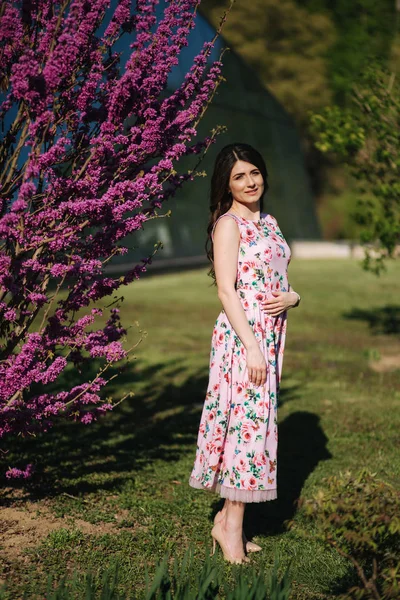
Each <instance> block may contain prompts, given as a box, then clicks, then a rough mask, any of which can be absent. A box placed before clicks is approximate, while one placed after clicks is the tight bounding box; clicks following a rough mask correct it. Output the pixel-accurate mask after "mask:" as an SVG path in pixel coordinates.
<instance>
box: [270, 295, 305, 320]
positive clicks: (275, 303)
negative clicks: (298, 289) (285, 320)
mask: <svg viewBox="0 0 400 600" xmlns="http://www.w3.org/2000/svg"><path fill="white" fill-rule="evenodd" d="M272 295H273V298H269V299H267V300H264V302H262V303H261V304H262V307H263V310H264V312H265V313H266V314H267V315H269V316H271V317H278V316H279V315H281V314H282V313H284V312H285V311H286V310H288V309H289V308H293V307H294V306H295V305H296V304H297V302H298V295H297V294H296V293H295V292H272Z"/></svg>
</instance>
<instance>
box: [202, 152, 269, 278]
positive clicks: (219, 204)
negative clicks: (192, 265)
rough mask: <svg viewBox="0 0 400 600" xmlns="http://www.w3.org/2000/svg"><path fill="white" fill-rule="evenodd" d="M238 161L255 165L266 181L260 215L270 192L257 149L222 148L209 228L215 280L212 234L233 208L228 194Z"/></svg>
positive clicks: (213, 182)
mask: <svg viewBox="0 0 400 600" xmlns="http://www.w3.org/2000/svg"><path fill="white" fill-rule="evenodd" d="M238 160H243V161H245V162H248V163H251V164H252V165H255V166H256V167H257V168H258V169H259V171H260V173H261V175H262V177H263V180H264V191H263V193H262V196H261V198H260V213H261V212H263V208H264V194H265V192H266V191H267V190H268V171H267V167H266V165H265V162H264V159H263V157H262V156H261V154H260V153H259V152H257V150H255V148H253V147H252V146H250V145H249V144H241V143H235V144H229V145H228V146H225V147H224V148H222V150H221V151H220V152H219V154H218V156H217V158H216V159H215V165H214V172H213V174H212V177H211V191H210V220H209V222H208V227H207V240H206V253H207V256H208V259H209V260H210V262H211V268H210V271H209V273H208V274H209V275H210V276H211V277H212V278H213V279H214V283H215V272H214V248H213V241H212V238H211V233H212V230H213V227H214V225H215V222H216V220H217V219H218V218H219V217H220V216H221V215H223V214H224V213H226V212H227V211H228V210H229V209H230V207H231V206H232V201H233V198H232V195H231V194H229V193H228V185H229V178H230V176H231V171H232V168H233V166H234V164H235V163H236V162H237V161H238Z"/></svg>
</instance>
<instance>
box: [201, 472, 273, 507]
mask: <svg viewBox="0 0 400 600" xmlns="http://www.w3.org/2000/svg"><path fill="white" fill-rule="evenodd" d="M189 485H190V486H191V487H193V488H196V489H198V490H206V491H208V492H214V493H215V494H219V495H220V496H221V498H228V500H232V501H233V502H246V503H250V502H268V501H269V500H276V498H277V497H278V493H277V489H276V488H275V489H273V490H240V489H238V488H234V487H227V486H226V485H222V484H221V483H215V484H214V485H212V486H210V487H206V486H204V485H203V484H202V483H201V482H200V481H199V480H198V479H196V478H195V477H190V479H189Z"/></svg>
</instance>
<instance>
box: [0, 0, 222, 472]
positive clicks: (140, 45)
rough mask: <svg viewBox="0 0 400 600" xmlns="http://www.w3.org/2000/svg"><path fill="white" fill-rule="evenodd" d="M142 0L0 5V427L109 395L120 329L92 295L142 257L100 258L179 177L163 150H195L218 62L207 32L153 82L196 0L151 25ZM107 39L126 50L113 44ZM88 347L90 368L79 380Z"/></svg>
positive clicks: (17, 429)
mask: <svg viewBox="0 0 400 600" xmlns="http://www.w3.org/2000/svg"><path fill="white" fill-rule="evenodd" d="M156 4H157V2H156V1H155V0H137V2H136V6H135V9H134V10H133V6H132V1H131V0H120V1H119V2H117V3H113V4H112V8H110V2H109V1H108V0H96V1H95V2H87V1H86V0H63V1H60V2H58V1H55V2H53V1H52V0H51V1H50V0H37V1H35V2H25V1H24V2H18V1H10V2H6V3H3V4H2V5H1V9H0V65H1V71H0V82H1V89H2V103H1V105H0V120H1V121H2V127H3V131H5V133H4V135H3V138H2V141H1V145H0V157H1V172H0V200H1V203H0V211H1V212H0V316H1V324H0V341H1V347H0V436H2V437H4V436H6V435H11V434H14V435H15V434H21V433H30V434H33V433H35V432H36V431H38V430H42V431H43V430H46V428H48V427H49V426H50V425H51V424H52V422H53V421H54V419H55V417H60V416H72V417H73V418H74V419H78V420H80V421H82V422H84V423H90V422H91V421H92V420H93V419H94V418H96V415H97V414H98V413H99V412H104V411H107V410H110V409H111V408H112V403H111V402H110V401H108V400H107V401H105V400H104V397H103V396H102V393H101V392H102V389H103V388H104V387H105V386H106V384H107V382H108V380H109V377H108V376H107V370H108V368H109V366H110V365H111V364H112V363H114V362H115V361H118V360H120V359H122V358H124V357H125V356H126V355H127V350H125V349H124V348H123V345H122V340H123V337H124V334H125V329H124V327H123V326H122V325H121V323H120V320H119V314H118V313H119V311H118V308H117V304H116V300H115V299H114V301H113V302H111V304H110V305H109V306H112V308H111V309H110V311H109V313H108V319H107V322H106V324H105V325H104V323H103V325H97V327H96V326H95V321H96V319H97V318H98V317H101V315H102V312H103V311H102V310H100V309H99V308H98V307H97V306H96V304H98V302H99V300H100V299H102V298H104V297H106V296H109V295H110V294H115V293H116V292H117V290H118V289H119V288H120V287H121V286H124V285H127V284H129V283H131V282H132V281H134V280H135V278H138V277H139V276H140V274H141V273H142V272H143V271H145V270H146V264H147V263H148V262H149V260H150V257H146V258H144V259H143V261H142V263H141V264H138V265H136V266H134V267H133V268H131V269H130V270H129V271H128V272H126V273H125V274H123V275H122V276H121V277H119V278H113V277H109V276H107V274H106V273H105V271H104V267H105V265H106V264H107V263H108V262H109V261H110V259H112V257H113V256H115V255H117V254H123V253H126V252H127V248H126V247H125V246H124V238H125V237H126V236H127V235H128V234H129V233H132V232H135V231H137V230H138V229H140V228H141V227H143V224H144V223H145V222H146V221H147V220H148V219H152V218H155V217H157V215H158V209H159V208H161V207H162V205H163V202H164V201H165V200H166V199H167V198H168V197H170V196H171V195H172V194H173V193H174V191H175V190H176V189H177V188H178V187H179V186H181V185H182V184H183V183H184V182H185V181H187V180H189V179H193V177H194V176H195V173H196V165H194V166H193V170H191V171H189V172H186V173H181V174H179V173H178V172H177V171H176V168H175V165H176V164H177V162H178V161H179V159H180V158H181V157H182V156H184V155H191V154H192V155H193V154H199V153H202V152H203V151H205V150H206V148H207V147H208V145H209V144H210V143H211V141H212V140H213V138H214V136H215V135H216V133H217V130H215V131H213V132H212V135H211V136H210V137H209V138H207V139H206V140H203V141H201V142H197V143H194V142H192V139H193V138H194V137H195V136H196V126H197V123H198V121H199V119H200V118H201V116H202V114H203V113H204V111H205V109H206V107H207V105H208V103H209V101H210V99H211V97H212V95H213V93H214V91H215V89H216V87H217V85H218V83H219V81H220V68H221V63H220V62H219V61H217V62H214V63H213V64H211V65H210V61H209V55H210V52H211V50H212V47H213V41H210V42H208V43H206V44H205V45H204V48H203V50H202V52H201V53H200V54H199V55H198V56H197V57H196V58H195V60H194V63H193V66H192V68H191V69H190V71H189V72H188V73H187V75H186V77H185V80H184V81H183V83H182V85H181V86H180V88H179V89H177V90H176V91H175V92H173V93H172V94H167V93H166V91H165V90H166V84H167V79H168V75H169V72H170V71H171V69H172V68H173V67H174V66H175V65H176V64H177V63H178V59H179V54H180V52H181V50H182V48H184V47H185V46H186V45H187V43H188V42H187V39H188V35H189V33H190V31H191V29H192V28H193V27H194V25H195V14H196V10H197V6H198V1H197V0H171V1H170V2H169V3H168V4H167V5H166V7H165V11H164V14H163V17H162V18H161V20H159V22H158V23H157V22H156V21H157V20H156V14H155V10H156ZM121 37H124V38H126V44H125V47H128V48H129V47H130V50H129V52H128V54H129V55H128V56H126V54H124V53H122V52H121V50H119V51H117V50H116V49H115V46H116V44H117V43H118V42H119V40H120V39H121ZM121 47H122V46H121V44H120V45H119V46H118V48H121ZM128 123H129V124H128ZM63 290H64V291H63ZM115 298H117V297H115ZM117 301H118V298H117ZM90 307H92V308H90ZM82 309H83V312H81V311H82ZM93 361H98V362H97V364H99V370H98V373H97V375H96V376H95V377H93V378H90V379H89V380H88V379H87V377H88V376H87V373H88V372H89V369H88V368H87V365H88V363H91V364H93ZM69 368H74V372H78V373H80V374H81V383H80V384H79V385H75V386H74V387H72V389H71V387H70V386H68V382H67V381H66V380H65V378H64V387H63V388H61V389H60V387H59V386H58V388H57V386H56V384H57V381H58V380H59V378H60V376H61V375H62V374H63V373H65V372H67V371H68V369H69ZM29 473H30V469H29V468H28V469H27V470H25V471H19V470H17V469H11V470H10V471H9V472H8V475H9V476H28V475H29Z"/></svg>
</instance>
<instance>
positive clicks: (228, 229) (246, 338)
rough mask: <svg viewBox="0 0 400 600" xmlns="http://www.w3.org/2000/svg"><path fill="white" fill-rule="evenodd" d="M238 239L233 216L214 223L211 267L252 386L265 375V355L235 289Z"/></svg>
mask: <svg viewBox="0 0 400 600" xmlns="http://www.w3.org/2000/svg"><path fill="white" fill-rule="evenodd" d="M239 239H240V234H239V229H238V226H237V224H236V222H235V220H234V219H232V218H224V219H221V220H220V221H219V222H218V224H217V225H216V227H215V232H214V270H215V277H216V280H217V286H218V298H219V299H220V300H221V303H222V306H223V307H224V310H225V312H226V315H227V317H228V319H229V322H230V324H231V325H232V327H233V329H234V330H235V332H236V333H237V335H238V336H239V338H240V339H241V341H242V343H243V345H244V347H245V348H246V363H247V371H248V375H249V380H250V381H251V382H252V383H254V384H255V385H263V384H264V383H265V381H266V378H267V365H266V362H265V358H264V355H263V353H262V352H261V350H260V347H259V345H258V342H257V340H256V338H255V335H254V333H253V330H252V328H251V327H250V325H249V322H248V320H247V317H246V313H245V311H244V309H243V306H242V304H241V302H240V300H239V297H238V296H237V293H236V290H235V282H236V275H237V261H238V252H239Z"/></svg>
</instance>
